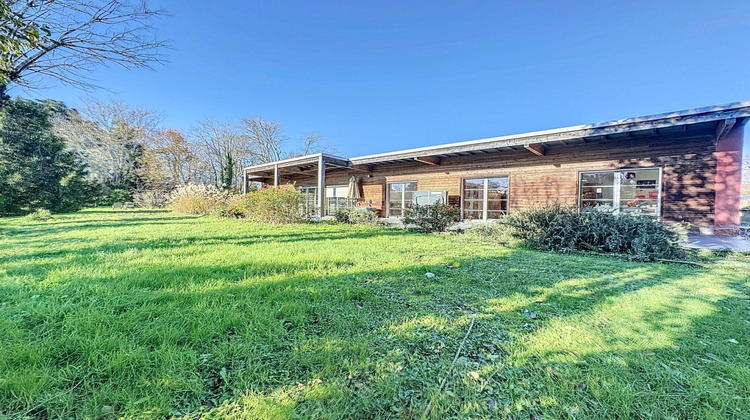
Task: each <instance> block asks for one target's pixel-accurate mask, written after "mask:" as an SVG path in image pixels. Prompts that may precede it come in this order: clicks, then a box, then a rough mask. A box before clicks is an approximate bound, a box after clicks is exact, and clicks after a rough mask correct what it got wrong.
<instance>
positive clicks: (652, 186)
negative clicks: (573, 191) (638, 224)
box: [579, 168, 661, 216]
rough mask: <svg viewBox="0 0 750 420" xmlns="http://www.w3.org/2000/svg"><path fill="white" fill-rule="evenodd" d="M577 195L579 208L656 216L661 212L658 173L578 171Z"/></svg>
mask: <svg viewBox="0 0 750 420" xmlns="http://www.w3.org/2000/svg"><path fill="white" fill-rule="evenodd" d="M579 192H580V202H579V203H580V207H594V208H596V209H599V210H605V211H612V212H615V213H631V214H644V215H649V216H658V215H659V213H660V211H661V199H660V197H661V170H660V169H658V168H657V169H624V170H620V171H600V172H581V180H580V188H579Z"/></svg>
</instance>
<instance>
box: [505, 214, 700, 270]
mask: <svg viewBox="0 0 750 420" xmlns="http://www.w3.org/2000/svg"><path fill="white" fill-rule="evenodd" d="M506 223H507V224H508V225H509V226H510V227H511V228H512V229H511V235H512V236H513V237H515V238H517V239H520V240H521V241H523V242H524V243H525V244H526V245H528V246H530V247H533V248H537V249H545V250H551V251H558V252H572V251H594V252H601V253H611V254H620V255H626V256H628V257H629V258H631V259H633V260H638V261H653V260H655V259H682V258H684V257H685V253H684V251H683V250H682V249H680V248H679V246H678V242H679V240H680V235H679V234H678V233H676V232H675V231H673V230H671V229H670V228H669V227H668V226H666V225H665V224H663V223H662V222H661V221H659V220H657V219H654V218H651V217H643V216H634V215H629V214H620V215H618V214H613V213H609V212H602V211H597V210H593V209H588V210H586V209H584V210H580V211H579V210H578V209H576V208H568V207H563V206H561V205H559V204H555V205H553V206H551V207H546V208H532V209H528V210H522V211H519V212H517V213H514V214H511V215H510V216H508V217H507V219H506Z"/></svg>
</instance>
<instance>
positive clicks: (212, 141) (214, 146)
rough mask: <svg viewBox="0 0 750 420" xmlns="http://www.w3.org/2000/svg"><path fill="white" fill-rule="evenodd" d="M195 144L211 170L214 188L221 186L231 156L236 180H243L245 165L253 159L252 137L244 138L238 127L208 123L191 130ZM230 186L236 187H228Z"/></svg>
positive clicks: (208, 175)
mask: <svg viewBox="0 0 750 420" xmlns="http://www.w3.org/2000/svg"><path fill="white" fill-rule="evenodd" d="M189 135H190V138H191V141H192V142H193V143H194V144H195V145H196V146H197V150H198V153H199V156H200V159H201V161H202V162H203V163H204V164H205V166H206V169H207V170H208V174H207V176H205V178H208V179H209V180H210V181H209V182H211V183H213V184H214V185H216V186H221V174H222V172H223V171H224V170H225V168H226V167H227V160H228V158H227V157H228V156H231V157H232V160H233V161H234V162H235V164H234V168H233V173H234V177H233V179H235V180H236V179H239V178H240V176H241V174H242V167H243V165H245V166H246V165H248V164H249V163H248V162H250V161H251V160H252V158H251V156H252V153H253V152H252V148H251V143H250V139H249V138H248V136H245V135H243V134H242V133H241V132H240V130H239V129H238V128H237V126H235V125H234V124H229V123H223V122H218V121H215V120H210V119H209V120H204V121H201V122H200V123H198V125H197V126H195V127H194V128H193V129H192V130H190V133H189ZM227 187H230V188H231V187H232V186H231V185H230V186H227Z"/></svg>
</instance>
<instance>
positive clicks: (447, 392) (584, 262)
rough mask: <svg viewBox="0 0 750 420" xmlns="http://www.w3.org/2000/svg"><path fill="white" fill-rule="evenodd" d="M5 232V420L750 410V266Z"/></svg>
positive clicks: (455, 242)
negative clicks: (429, 274)
mask: <svg viewBox="0 0 750 420" xmlns="http://www.w3.org/2000/svg"><path fill="white" fill-rule="evenodd" d="M0 235H1V236H0V417H2V416H9V417H11V418H16V417H24V416H30V417H32V418H33V417H47V418H68V417H86V418H98V417H105V418H107V417H120V416H123V417H157V418H164V417H171V416H175V417H180V416H187V417H191V418H193V417H200V416H202V415H206V416H213V417H214V418H237V417H239V418H263V419H265V418H309V417H324V418H351V417H354V418H389V417H397V418H421V417H422V416H423V414H424V413H425V411H426V409H427V406H428V404H430V406H431V410H430V415H429V417H431V418H445V417H451V416H453V417H468V418H498V417H501V418H502V417H514V418H530V417H534V416H540V415H543V416H544V417H545V418H564V417H572V418H612V417H620V418H631V417H653V418H740V417H742V416H744V415H746V413H748V412H750V400H749V399H748V397H747V396H748V395H750V350H749V349H750V342H748V337H750V321H748V320H750V293H749V292H750V278H749V274H748V273H750V257H748V256H738V255H730V256H728V257H727V256H723V257H713V258H712V259H709V260H708V264H709V267H708V268H700V267H692V266H682V265H660V264H644V263H630V262H626V261H621V260H617V259H611V258H593V257H583V256H571V255H567V256H566V255H556V254H549V253H539V252H534V251H526V250H522V249H514V248H503V247H497V246H494V245H491V244H482V243H478V242H472V241H471V240H469V239H466V238H464V237H461V236H456V235H424V234H415V233H408V232H403V231H399V230H386V229H380V228H375V227H356V226H343V225H326V224H320V225H298V226H262V225H253V224H248V223H244V222H242V221H236V220H217V219H212V218H209V217H197V216H194V217H180V216H176V215H173V214H171V213H168V212H160V211H152V212H147V211H119V212H114V211H107V210H91V211H88V212H83V213H79V214H75V215H65V216H56V217H55V218H54V219H52V220H49V221H46V222H29V221H25V220H22V219H19V218H13V219H2V220H0ZM427 272H432V273H434V274H436V276H435V277H434V278H427V277H426V276H425V273H427ZM472 317H475V319H476V322H475V326H474V329H473V331H472V333H471V334H470V335H469V337H468V339H467V342H466V346H465V348H464V350H463V351H462V353H461V357H460V358H459V360H458V362H457V363H456V364H455V365H452V364H451V362H452V360H453V358H454V355H455V352H456V349H457V348H458V346H459V344H460V342H461V340H462V339H463V337H464V334H465V333H466V330H467V328H468V326H469V324H470V321H471V318H472ZM441 383H443V386H442V387H441Z"/></svg>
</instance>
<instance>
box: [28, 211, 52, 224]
mask: <svg viewBox="0 0 750 420" xmlns="http://www.w3.org/2000/svg"><path fill="white" fill-rule="evenodd" d="M51 218H52V213H51V212H50V211H49V210H47V209H36V210H34V211H33V212H31V213H29V214H27V215H26V216H24V217H23V219H24V220H34V221H38V222H44V221H46V220H49V219H51Z"/></svg>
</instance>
